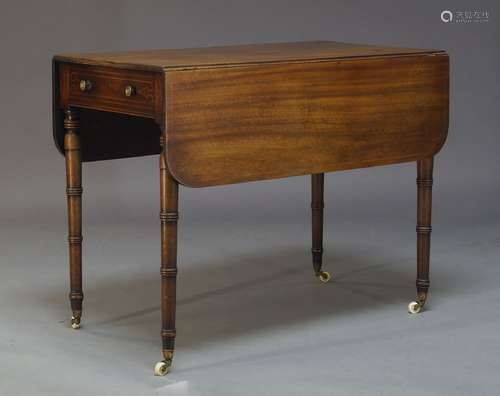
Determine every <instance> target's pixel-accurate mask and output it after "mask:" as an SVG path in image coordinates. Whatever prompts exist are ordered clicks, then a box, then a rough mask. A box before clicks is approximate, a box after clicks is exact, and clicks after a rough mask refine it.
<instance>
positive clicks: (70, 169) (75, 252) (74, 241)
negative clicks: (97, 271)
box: [64, 108, 83, 329]
mask: <svg viewBox="0 0 500 396" xmlns="http://www.w3.org/2000/svg"><path fill="white" fill-rule="evenodd" d="M78 126H79V122H78V114H77V112H76V110H74V109H70V108H68V109H67V110H66V117H65V119H64V128H65V129H66V135H65V136H64V151H65V157H66V195H67V200H68V243H69V270H70V288H71V289H70V294H69V298H70V301H71V310H72V311H73V316H72V318H71V327H73V328H74V329H78V328H79V327H80V321H81V317H82V302H83V292H82V161H81V152H80V138H79V136H78Z"/></svg>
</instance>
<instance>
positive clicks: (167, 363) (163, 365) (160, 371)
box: [154, 350, 174, 377]
mask: <svg viewBox="0 0 500 396" xmlns="http://www.w3.org/2000/svg"><path fill="white" fill-rule="evenodd" d="M163 358H164V359H163V360H162V361H161V362H158V363H156V364H155V369H154V372H155V375H157V376H159V377H162V376H164V375H165V374H167V373H168V372H169V371H170V367H172V359H173V358H174V353H173V351H170V350H164V351H163Z"/></svg>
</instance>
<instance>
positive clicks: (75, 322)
mask: <svg viewBox="0 0 500 396" xmlns="http://www.w3.org/2000/svg"><path fill="white" fill-rule="evenodd" d="M80 320H81V318H80V316H72V317H71V328H73V329H75V330H77V329H79V328H80Z"/></svg>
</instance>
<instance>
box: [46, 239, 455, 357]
mask: <svg viewBox="0 0 500 396" xmlns="http://www.w3.org/2000/svg"><path fill="white" fill-rule="evenodd" d="M154 253H155V252H152V253H147V255H146V256H147V257H146V258H147V261H146V262H150V263H151V265H148V266H146V267H147V268H148V270H147V271H144V272H140V275H138V276H134V275H130V274H129V275H127V277H126V279H125V280H123V279H117V277H109V276H107V277H105V278H102V277H101V278H99V279H98V280H97V281H95V282H94V283H93V284H87V285H86V287H85V290H84V293H85V294H86V295H87V296H92V301H93V302H92V304H91V306H87V307H85V306H84V315H85V311H86V310H87V309H88V310H92V314H91V317H92V318H93V319H91V320H84V327H83V329H82V331H86V332H88V333H90V334H94V335H97V336H100V337H113V338H121V339H124V340H129V341H131V342H136V343H137V342H148V343H149V342H151V343H159V335H158V334H159V323H160V306H159V304H154V303H153V304H151V302H154V301H158V300H159V282H160V276H159V271H157V270H154V269H155V268H156V267H157V257H156V255H155V254H154ZM380 253H381V254H380V255H377V254H373V251H372V252H371V253H370V255H368V254H367V253H366V252H365V253H358V254H356V252H354V253H353V252H347V251H345V252H344V251H342V250H339V249H337V250H336V251H335V253H334V254H327V255H325V263H324V269H326V270H328V271H330V272H331V273H332V275H333V276H334V279H332V281H331V282H330V283H327V284H323V283H321V282H319V281H318V280H317V279H316V278H315V277H314V276H313V274H312V265H311V260H310V257H309V255H308V254H307V252H305V251H304V250H303V249H297V248H283V249H275V250H272V251H267V252H259V254H258V255H257V254H255V255H240V256H230V257H225V258H224V261H223V262H221V261H220V260H217V261H215V262H211V261H209V260H204V259H202V258H197V259H196V262H191V263H190V265H186V266H183V264H182V261H179V263H178V267H179V277H178V283H177V284H178V302H177V333H178V336H177V340H176V345H177V348H178V349H185V348H193V349H196V348H199V347H200V346H201V345H203V344H213V343H215V342H220V341H224V340H227V339H229V338H233V337H246V336H255V335H258V334H259V333H265V332H269V331H275V330H279V329H280V328H286V327H289V326H294V325H301V324H307V323H308V322H310V321H315V320H319V319H321V320H323V319H325V318H328V317H330V318H341V317H342V316H344V315H356V314H360V313H362V312H363V311H366V310H370V311H372V312H373V311H374V310H377V309H378V307H382V306H388V305H394V304H397V305H398V306H399V307H398V309H400V310H401V311H402V312H404V311H405V307H406V304H407V303H408V301H410V300H411V299H413V298H414V296H415V286H414V284H415V267H416V264H415V262H414V260H409V259H408V258H405V259H400V258H397V257H395V256H394V255H393V256H391V258H389V259H388V258H387V256H385V255H384V252H382V251H381V252H380ZM218 255H219V256H220V254H218ZM396 260H397V261H398V265H396V264H395V262H394V261H396ZM399 261H401V262H399ZM433 264H435V267H436V269H433V271H434V272H433V273H435V272H437V271H438V268H439V263H436V262H434V263H433ZM115 267H117V265H115ZM134 273H135V272H134ZM440 278H442V280H441V281H440V283H439V293H440V294H441V295H443V294H446V293H452V292H453V287H454V286H453V285H454V281H453V279H450V278H449V277H444V276H443V277H440ZM65 287H66V285H61V288H60V289H58V290H54V289H52V290H50V291H49V292H47V294H44V295H43V296H38V297H42V298H38V299H37V300H38V302H37V303H38V304H44V309H47V308H49V309H57V310H58V311H60V310H61V309H63V308H66V309H68V308H67V301H66V300H65V299H64V296H65V295H66V293H65ZM65 304H66V305H65ZM432 304H433V302H432V298H431V301H430V304H429V307H430V309H432ZM84 305H85V304H84ZM127 306H134V307H138V306H144V308H139V309H130V308H127ZM117 329H119V331H117ZM388 330H389V329H388Z"/></svg>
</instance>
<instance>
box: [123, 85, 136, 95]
mask: <svg viewBox="0 0 500 396" xmlns="http://www.w3.org/2000/svg"><path fill="white" fill-rule="evenodd" d="M134 95H135V88H134V87H133V86H132V85H127V86H126V87H125V96H128V97H130V96H134Z"/></svg>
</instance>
